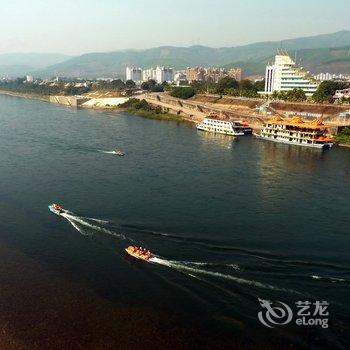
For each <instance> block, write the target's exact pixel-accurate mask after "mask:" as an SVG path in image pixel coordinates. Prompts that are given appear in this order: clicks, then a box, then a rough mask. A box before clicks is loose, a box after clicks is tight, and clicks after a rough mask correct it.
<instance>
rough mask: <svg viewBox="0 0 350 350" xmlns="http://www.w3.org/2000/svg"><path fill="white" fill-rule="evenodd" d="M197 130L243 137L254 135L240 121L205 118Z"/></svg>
mask: <svg viewBox="0 0 350 350" xmlns="http://www.w3.org/2000/svg"><path fill="white" fill-rule="evenodd" d="M197 129H198V130H203V131H208V132H213V133H219V134H225V135H232V136H243V135H246V134H249V133H250V134H251V133H252V129H251V128H249V126H248V125H246V124H242V123H241V122H239V121H234V122H232V121H227V120H219V119H212V118H205V119H204V120H203V121H202V122H201V123H199V124H197Z"/></svg>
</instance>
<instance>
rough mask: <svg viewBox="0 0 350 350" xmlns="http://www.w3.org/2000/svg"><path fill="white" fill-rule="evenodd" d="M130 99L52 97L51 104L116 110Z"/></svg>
mask: <svg viewBox="0 0 350 350" xmlns="http://www.w3.org/2000/svg"><path fill="white" fill-rule="evenodd" d="M128 99H129V98H128V97H90V96H50V102H51V103H56V104H61V105H65V106H69V107H83V108H114V107H118V106H119V105H120V104H121V103H124V102H126V101H127V100H128Z"/></svg>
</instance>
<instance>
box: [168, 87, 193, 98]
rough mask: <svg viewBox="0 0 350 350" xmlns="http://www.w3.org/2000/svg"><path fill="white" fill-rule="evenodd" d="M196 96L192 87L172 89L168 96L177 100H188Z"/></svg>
mask: <svg viewBox="0 0 350 350" xmlns="http://www.w3.org/2000/svg"><path fill="white" fill-rule="evenodd" d="M195 94H196V91H195V90H194V88H193V87H174V88H173V89H172V90H171V92H170V95H171V96H173V97H177V98H183V99H188V98H190V97H192V96H194V95H195Z"/></svg>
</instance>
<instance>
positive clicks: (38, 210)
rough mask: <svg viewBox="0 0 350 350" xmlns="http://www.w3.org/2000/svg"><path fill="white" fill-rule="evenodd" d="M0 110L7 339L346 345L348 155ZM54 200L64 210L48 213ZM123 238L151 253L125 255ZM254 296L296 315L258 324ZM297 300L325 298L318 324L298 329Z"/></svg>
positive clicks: (0, 231) (21, 103) (90, 115)
mask: <svg viewBox="0 0 350 350" xmlns="http://www.w3.org/2000/svg"><path fill="white" fill-rule="evenodd" d="M0 105H1V109H0V149H1V153H0V161H1V163H0V164H1V168H0V217H1V221H0V258H1V260H2V268H1V269H0V283H1V285H2V287H3V288H2V289H1V291H0V307H1V309H2V313H1V316H0V323H1V324H0V326H1V327H3V328H2V329H5V330H6V332H5V333H4V334H6V337H7V338H6V337H5V338H6V339H5V338H4V339H3V341H4V342H5V341H7V342H8V344H10V345H11V344H12V345H13V344H17V345H18V346H19V347H18V348H20V346H24V348H26V346H27V348H33V349H34V348H35V349H36V348H47V347H48V346H50V347H51V348H57V349H58V348H66V349H70V348H72V349H74V348H78V345H77V344H80V346H82V348H84V349H85V348H86V349H88V348H91V349H94V348H101V349H109V348H112V347H113V346H114V348H115V346H117V347H118V344H119V346H121V347H122V345H124V346H126V347H129V348H143V347H144V348H147V346H148V345H149V346H151V345H153V346H154V347H155V348H167V347H168V348H169V347H172V348H177V347H178V348H180V347H181V348H186V347H188V348H193V347H194V345H197V346H199V345H200V347H201V348H206V347H207V348H215V347H217V348H220V347H226V348H227V344H231V345H232V344H235V346H236V347H237V348H241V347H242V348H246V347H244V346H247V348H249V346H251V347H252V348H255V347H256V346H257V344H259V346H260V348H261V349H264V348H266V349H270V348H276V349H282V348H289V349H290V348H291V347H292V348H298V349H299V348H315V349H338V348H339V349H345V348H346V346H347V345H346V344H348V341H349V333H350V332H349V314H350V307H349V295H350V293H349V283H350V255H349V227H350V218H349V198H350V149H341V148H336V147H334V148H333V149H331V150H328V151H320V150H315V149H307V148H303V147H300V148H299V147H297V146H289V145H283V144H276V143H270V142H268V141H263V140H257V139H255V138H254V137H249V136H247V137H242V138H240V139H239V140H238V141H233V140H232V138H230V137H228V136H222V135H212V134H208V133H203V132H198V131H197V130H196V128H195V127H194V126H192V125H188V124H186V123H176V122H165V121H159V120H149V119H143V118H140V117H137V116H133V115H128V114H127V113H116V112H114V113H111V112H106V111H94V110H85V109H70V108H66V107H63V106H56V105H51V104H49V103H45V102H41V101H34V100H26V99H21V98H16V97H9V96H0ZM116 147H118V148H121V149H123V150H124V152H125V156H124V157H117V156H115V155H113V154H111V153H110V152H111V151H112V150H113V149H115V148H116ZM52 202H57V203H60V204H62V205H63V206H64V207H65V208H66V209H67V210H69V211H70V212H71V213H70V214H69V215H68V216H67V217H66V218H60V217H57V216H55V215H53V214H52V213H51V212H49V211H48V208H47V206H48V204H50V203H52ZM130 244H136V245H142V246H144V247H147V248H148V249H150V250H151V251H152V252H153V253H154V254H155V256H156V257H155V259H154V260H153V261H152V262H151V263H144V262H141V261H137V260H134V259H133V258H131V257H128V256H126V253H125V250H124V249H125V248H126V247H127V246H128V245H130ZM259 299H262V300H271V301H274V302H276V303H277V304H278V302H283V303H284V304H286V305H288V306H289V307H290V309H291V310H292V312H293V319H292V320H291V321H288V324H284V325H281V324H277V323H279V320H278V318H277V319H276V320H275V321H276V324H271V323H270V324H268V326H273V328H270V327H268V326H266V325H264V324H262V322H261V321H260V320H259V318H258V313H259V312H262V313H263V315H265V316H266V314H265V311H266V310H265V309H264V308H263V307H262V306H261V305H260V303H259ZM298 301H302V302H306V301H310V302H311V303H316V302H317V301H326V302H327V303H328V304H329V306H328V308H327V312H328V313H329V315H328V316H322V317H323V318H326V319H327V321H328V327H327V328H326V327H325V328H323V327H321V326H320V325H318V326H317V325H297V324H296V323H295V320H296V317H297V311H298V308H297V305H296V303H297V302H298ZM277 304H276V305H277ZM279 305H282V304H279ZM311 309H312V311H314V310H315V306H314V305H311V308H310V310H311ZM107 314H108V315H109V316H103V315H107ZM311 316H312V315H311ZM315 317H316V318H317V315H316V316H315ZM309 318H310V317H309ZM57 333H59V336H58V334H57ZM135 337H136V338H137V337H141V339H139V338H138V339H135ZM34 344H35V345H34ZM247 344H248V345H247ZM0 345H1V343H0ZM10 345H7V346H8V347H7V348H8V349H11V346H10ZM97 345H98V346H99V347H98V346H97ZM13 348H15V347H13Z"/></svg>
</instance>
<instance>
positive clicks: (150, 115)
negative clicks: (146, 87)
mask: <svg viewBox="0 0 350 350" xmlns="http://www.w3.org/2000/svg"><path fill="white" fill-rule="evenodd" d="M114 110H115V111H118V112H120V111H123V112H128V113H131V114H135V115H138V116H139V117H143V118H147V119H155V120H165V121H172V122H184V123H193V121H192V120H187V119H185V118H183V117H182V116H179V115H176V114H171V113H156V112H154V111H147V110H144V109H135V108H116V109H114Z"/></svg>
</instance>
